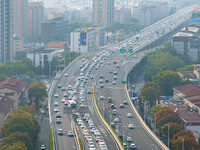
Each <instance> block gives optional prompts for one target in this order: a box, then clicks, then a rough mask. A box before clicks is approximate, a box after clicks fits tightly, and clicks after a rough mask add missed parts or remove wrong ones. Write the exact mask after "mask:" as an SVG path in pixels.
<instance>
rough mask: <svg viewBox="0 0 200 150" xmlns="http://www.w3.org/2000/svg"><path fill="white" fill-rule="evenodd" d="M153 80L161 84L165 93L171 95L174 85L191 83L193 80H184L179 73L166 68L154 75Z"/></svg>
mask: <svg viewBox="0 0 200 150" xmlns="http://www.w3.org/2000/svg"><path fill="white" fill-rule="evenodd" d="M152 79H153V81H154V82H156V83H157V84H159V86H160V88H161V91H162V93H163V95H165V96H171V95H173V87H176V86H180V85H184V84H189V83H191V81H188V80H187V81H182V79H181V78H180V76H179V75H178V73H176V72H173V71H169V70H165V71H162V72H159V73H158V74H156V75H155V76H153V77H152Z"/></svg>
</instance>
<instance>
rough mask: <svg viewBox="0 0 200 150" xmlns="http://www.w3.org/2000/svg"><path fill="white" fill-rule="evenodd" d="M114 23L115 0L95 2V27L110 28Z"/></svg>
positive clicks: (97, 0)
mask: <svg viewBox="0 0 200 150" xmlns="http://www.w3.org/2000/svg"><path fill="white" fill-rule="evenodd" d="M113 23H114V0H93V25H94V26H104V27H109V26H112V25H113Z"/></svg>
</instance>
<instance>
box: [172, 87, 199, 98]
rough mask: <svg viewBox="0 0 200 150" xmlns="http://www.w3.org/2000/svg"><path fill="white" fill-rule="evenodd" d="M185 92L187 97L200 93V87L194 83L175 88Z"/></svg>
mask: <svg viewBox="0 0 200 150" xmlns="http://www.w3.org/2000/svg"><path fill="white" fill-rule="evenodd" d="M173 89H174V90H177V91H179V92H180V93H182V94H184V96H185V97H190V96H196V95H200V87H198V86H195V85H193V84H186V85H181V86H177V87H174V88H173Z"/></svg>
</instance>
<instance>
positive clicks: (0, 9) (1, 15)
mask: <svg viewBox="0 0 200 150" xmlns="http://www.w3.org/2000/svg"><path fill="white" fill-rule="evenodd" d="M0 22H1V23H0V63H5V62H8V61H12V60H13V42H12V40H13V0H1V1H0Z"/></svg>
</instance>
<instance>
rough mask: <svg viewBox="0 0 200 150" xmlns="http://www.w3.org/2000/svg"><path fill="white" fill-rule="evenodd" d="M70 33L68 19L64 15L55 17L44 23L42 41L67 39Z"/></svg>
mask: <svg viewBox="0 0 200 150" xmlns="http://www.w3.org/2000/svg"><path fill="white" fill-rule="evenodd" d="M67 34H68V21H65V20H64V18H63V17H60V18H54V19H51V20H48V21H47V22H45V23H42V42H44V43H48V42H51V41H62V40H66V38H67Z"/></svg>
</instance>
